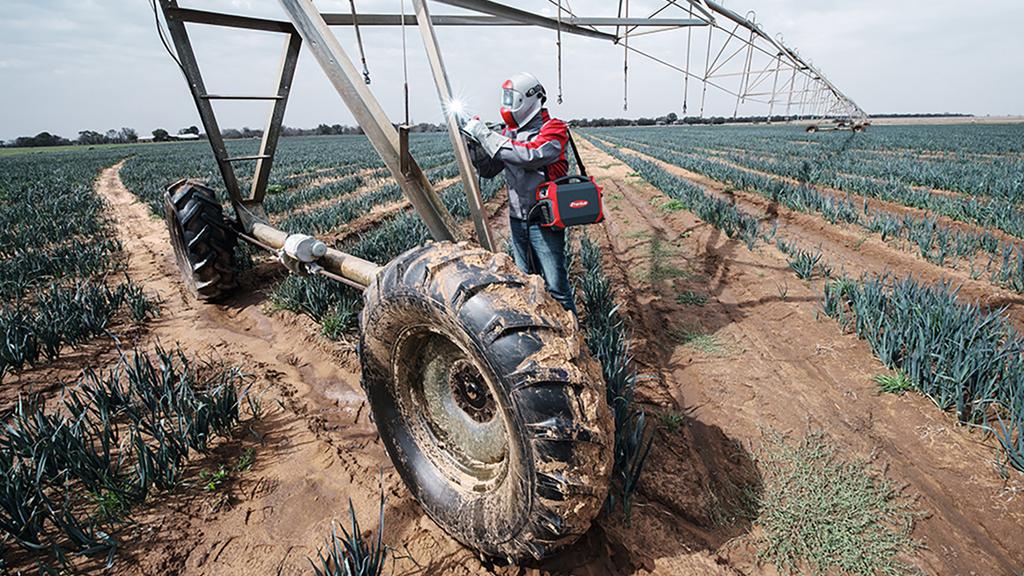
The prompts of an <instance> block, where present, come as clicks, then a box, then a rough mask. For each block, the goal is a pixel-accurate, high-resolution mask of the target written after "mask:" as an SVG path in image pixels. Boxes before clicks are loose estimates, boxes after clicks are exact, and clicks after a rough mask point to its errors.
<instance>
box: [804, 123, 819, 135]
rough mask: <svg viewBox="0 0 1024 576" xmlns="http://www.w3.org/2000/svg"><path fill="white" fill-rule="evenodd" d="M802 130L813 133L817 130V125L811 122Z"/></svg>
mask: <svg viewBox="0 0 1024 576" xmlns="http://www.w3.org/2000/svg"><path fill="white" fill-rule="evenodd" d="M804 130H805V131H806V132H807V133H808V134H814V133H815V132H817V131H818V127H817V126H815V125H814V124H811V125H810V126H808V127H807V128H805V129H804Z"/></svg>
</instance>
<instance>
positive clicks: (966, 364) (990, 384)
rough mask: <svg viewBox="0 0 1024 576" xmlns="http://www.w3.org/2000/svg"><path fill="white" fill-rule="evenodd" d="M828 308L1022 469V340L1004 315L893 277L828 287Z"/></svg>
mask: <svg viewBox="0 0 1024 576" xmlns="http://www.w3.org/2000/svg"><path fill="white" fill-rule="evenodd" d="M823 309H824V311H825V313H826V314H828V315H829V316H831V317H833V318H836V319H837V320H838V321H839V323H840V324H841V325H842V326H843V327H844V328H846V329H851V330H853V331H854V332H856V334H857V335H858V336H860V337H861V338H863V339H864V340H866V341H867V342H868V344H869V345H870V346H871V349H872V351H874V353H875V355H876V356H877V357H878V358H879V359H880V360H881V361H882V363H884V364H885V365H886V366H888V367H889V368H892V369H894V370H898V371H900V372H901V373H902V374H904V375H906V376H907V377H908V378H909V379H910V381H911V382H912V383H913V385H914V386H915V388H916V389H917V390H918V391H920V392H921V393H922V394H924V395H926V396H928V397H929V398H931V399H932V401H933V402H935V404H936V405H937V406H938V407H939V408H941V409H942V410H952V411H954V413H955V414H956V417H957V419H958V420H959V421H960V422H963V423H967V424H973V425H978V426H982V427H984V428H986V429H988V430H991V431H992V432H994V433H995V435H996V438H997V439H998V440H999V443H1000V445H1001V446H1002V448H1003V450H1004V452H1005V454H1006V457H1007V459H1008V461H1009V462H1010V464H1011V465H1012V466H1014V467H1015V468H1017V469H1018V470H1021V471H1024V336H1022V335H1021V334H1019V333H1018V332H1017V331H1016V330H1015V329H1014V328H1013V326H1012V325H1011V324H1010V322H1009V320H1008V319H1007V318H1006V316H1005V315H1004V313H1003V312H1004V311H1003V310H996V311H987V310H985V309H983V308H981V307H980V306H979V305H978V304H964V303H961V302H960V301H959V300H958V299H957V291H956V290H954V289H952V288H951V287H950V286H949V284H938V285H935V286H924V285H921V284H919V283H917V282H916V281H914V280H913V279H910V278H906V279H903V280H895V279H893V278H892V277H890V276H873V277H866V278H864V279H862V281H861V282H856V281H853V280H851V279H849V278H841V279H837V280H834V281H832V282H829V283H827V284H826V286H825V295H824V302H823Z"/></svg>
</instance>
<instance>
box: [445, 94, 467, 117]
mask: <svg viewBox="0 0 1024 576" xmlns="http://www.w3.org/2000/svg"><path fill="white" fill-rule="evenodd" d="M448 113H449V114H451V115H452V116H455V118H456V119H457V120H459V121H460V122H465V121H466V106H465V104H463V103H462V100H459V99H458V98H452V99H451V100H449V101H448Z"/></svg>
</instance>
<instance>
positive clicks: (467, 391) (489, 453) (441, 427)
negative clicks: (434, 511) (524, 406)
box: [393, 327, 509, 492]
mask: <svg viewBox="0 0 1024 576" xmlns="http://www.w3.org/2000/svg"><path fill="white" fill-rule="evenodd" d="M394 358H395V359H396V360H399V359H400V361H401V364H399V365H396V366H395V370H394V372H393V374H394V375H395V380H396V381H395V384H396V390H397V391H398V397H399V409H400V411H401V416H402V418H403V419H405V420H406V422H407V423H408V424H409V429H410V431H411V432H412V434H413V436H414V437H415V439H416V443H417V444H418V445H419V446H420V448H421V450H422V451H423V453H424V454H425V455H426V456H427V458H428V459H429V460H431V461H432V463H433V464H434V466H435V467H436V468H437V469H439V470H444V471H449V472H448V473H447V476H448V477H449V479H450V480H452V481H453V482H454V483H456V484H459V485H461V486H462V487H464V488H466V489H469V490H472V491H475V492H483V491H489V490H491V489H493V488H494V487H495V486H496V485H498V484H500V483H501V481H502V479H503V478H504V476H505V473H506V471H507V469H508V458H509V432H508V430H509V428H508V425H507V422H506V420H505V416H504V414H503V413H502V411H501V408H500V405H499V403H498V400H497V396H496V394H495V388H494V386H493V385H492V383H491V382H490V380H489V379H488V377H487V376H486V371H485V370H481V368H480V366H479V365H478V364H477V363H476V362H474V360H473V359H472V358H471V357H470V355H469V354H467V353H466V351H465V350H463V348H462V347H460V346H459V345H457V344H456V343H454V342H452V341H451V340H450V339H448V338H447V337H445V336H444V335H442V334H440V333H438V332H435V331H433V330H431V329H429V328H428V327H419V328H414V329H411V330H408V331H407V332H406V333H405V334H404V335H403V336H402V337H401V338H399V340H398V342H397V343H396V354H395V355H394ZM452 464H454V466H452ZM454 470H457V471H458V472H459V473H458V474H454V473H452V472H451V471H454Z"/></svg>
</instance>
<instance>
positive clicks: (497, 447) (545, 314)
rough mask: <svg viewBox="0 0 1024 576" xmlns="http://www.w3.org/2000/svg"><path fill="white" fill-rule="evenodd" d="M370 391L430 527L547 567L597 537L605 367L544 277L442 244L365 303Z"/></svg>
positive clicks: (606, 451) (606, 460)
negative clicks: (565, 550) (592, 533)
mask: <svg viewBox="0 0 1024 576" xmlns="http://www.w3.org/2000/svg"><path fill="white" fill-rule="evenodd" d="M365 304H366V305H365V307H364V309H363V312H362V315H361V317H360V323H361V330H360V334H361V336H360V346H359V353H360V361H361V363H362V378H363V387H364V389H365V390H366V394H367V397H368V398H369V402H370V406H371V409H372V412H373V416H374V419H375V421H376V424H377V428H378V431H379V432H380V437H381V439H382V440H383V442H384V445H385V447H386V448H387V451H388V454H389V455H390V457H391V460H392V461H393V462H394V465H395V467H396V468H397V470H398V472H399V474H400V475H401V477H402V479H403V480H404V481H405V483H406V485H407V486H408V488H409V490H410V491H411V492H412V494H413V495H414V496H415V498H416V499H417V500H418V501H419V502H420V504H421V505H422V506H423V508H424V509H425V510H426V512H427V514H429V515H430V517H431V518H433V519H434V521H435V522H437V523H438V524H439V525H440V526H441V527H443V528H444V529H445V530H446V531H448V533H449V534H451V535H452V536H454V537H455V538H456V539H457V540H459V541H461V542H462V543H464V544H466V545H467V546H469V547H471V548H473V549H475V550H477V551H479V552H480V553H481V554H483V555H485V556H487V557H491V558H501V559H505V560H509V561H518V560H523V559H530V558H533V559H541V558H544V557H546V556H549V555H551V553H553V552H554V551H556V550H558V549H559V548H562V547H564V546H566V545H568V544H570V543H571V542H573V541H574V540H576V539H577V538H578V537H579V536H581V535H582V534H583V533H584V532H586V531H587V529H588V528H589V527H590V523H591V521H592V520H593V519H594V518H595V517H596V516H597V514H598V513H599V512H600V510H601V508H602V505H603V504H604V501H605V498H606V495H607V492H608V482H609V475H610V473H611V468H612V461H613V445H614V433H615V431H614V423H613V420H612V416H611V412H610V410H609V408H608V405H607V402H606V400H605V386H604V382H603V379H602V376H601V370H600V366H599V365H598V364H597V362H596V361H594V360H593V359H592V358H591V357H590V356H589V354H588V353H587V352H586V347H585V345H584V344H583V342H582V339H581V337H580V335H579V334H578V333H577V332H578V324H577V322H576V319H575V318H574V317H573V316H572V314H571V313H569V312H566V311H565V310H563V309H562V307H561V306H560V305H559V304H558V303H557V302H555V300H554V299H553V298H552V297H551V296H550V295H549V294H548V293H547V291H546V290H545V288H544V283H543V281H542V280H541V279H540V277H538V276H527V275H525V274H523V273H522V272H520V271H519V270H518V269H517V268H516V267H515V265H514V264H513V263H512V260H511V258H509V257H508V256H507V255H506V254H496V253H492V252H489V251H486V250H483V249H480V248H476V247H471V246H469V245H466V244H452V243H447V242H442V243H432V244H428V245H426V246H423V247H420V248H415V249H413V250H411V251H409V252H406V253H405V254H403V255H401V256H399V257H398V258H396V259H395V260H393V261H392V262H390V263H389V264H388V265H387V266H386V267H385V268H384V269H383V270H382V271H381V273H380V274H378V275H377V277H376V279H375V280H374V281H373V282H372V283H371V284H370V286H369V288H367V290H366V293H365Z"/></svg>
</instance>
